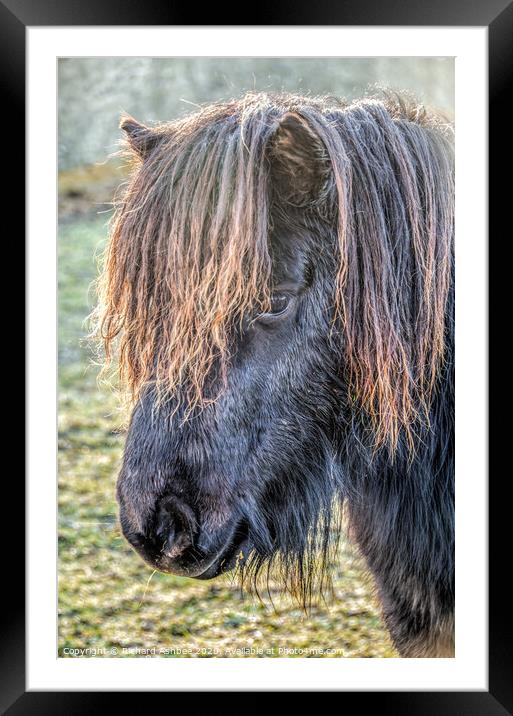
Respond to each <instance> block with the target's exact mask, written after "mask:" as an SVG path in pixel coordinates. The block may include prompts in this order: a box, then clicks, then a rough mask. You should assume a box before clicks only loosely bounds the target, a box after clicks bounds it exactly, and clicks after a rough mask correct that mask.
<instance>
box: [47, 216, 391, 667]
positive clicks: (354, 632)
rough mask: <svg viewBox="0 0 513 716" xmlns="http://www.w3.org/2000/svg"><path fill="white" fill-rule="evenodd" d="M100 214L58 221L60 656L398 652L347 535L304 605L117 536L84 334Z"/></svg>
mask: <svg viewBox="0 0 513 716" xmlns="http://www.w3.org/2000/svg"><path fill="white" fill-rule="evenodd" d="M106 216H107V215H102V216H100V217H93V218H88V217H84V216H80V217H79V218H75V219H73V220H67V221H63V222H61V226H60V231H59V336H60V338H59V363H60V367H59V385H60V391H59V634H58V654H59V656H62V657H67V658H68V657H72V656H82V655H83V656H102V657H111V656H118V657H119V656H136V655H140V654H142V655H146V653H148V654H149V655H151V656H153V655H155V656H164V657H169V658H175V657H211V656H221V657H224V656H243V657H244V656H248V655H249V656H257V657H280V656H305V655H306V656H324V657H332V656H344V657H391V656H396V654H395V652H394V650H393V647H392V646H391V644H390V641H389V638H388V636H387V633H386V631H385V629H384V627H383V624H382V621H381V619H380V616H379V609H378V607H377V604H376V602H375V600H374V598H373V595H372V586H371V584H370V583H369V581H368V577H367V576H366V574H365V572H364V571H363V570H362V565H361V563H360V562H359V560H358V558H357V556H356V555H355V554H354V552H353V551H352V549H351V547H350V545H349V544H347V543H344V544H343V547H342V554H341V559H340V562H339V564H338V565H337V567H336V570H335V575H334V576H335V579H334V587H335V599H334V600H333V602H332V603H330V604H329V605H328V606H325V605H322V606H318V607H316V608H314V609H313V610H312V612H311V613H310V614H308V615H305V614H304V613H303V612H302V611H301V610H300V609H299V608H298V607H297V606H296V605H294V604H293V603H291V602H290V601H288V600H287V599H285V598H280V596H279V594H278V592H277V591H276V592H275V591H274V590H273V591H272V599H273V601H274V608H273V607H272V606H271V605H270V603H261V602H259V601H258V600H257V599H256V598H255V597H253V596H251V595H248V594H243V593H241V591H240V589H239V587H238V585H237V584H235V583H233V582H232V581H231V579H230V577H229V576H224V577H221V578H219V579H218V580H215V581H213V582H196V581H194V580H190V579H184V578H179V577H173V576H169V575H164V574H160V573H158V572H157V573H154V574H152V571H151V569H150V568H149V567H147V566H146V565H145V564H144V563H143V562H142V561H141V560H140V559H139V557H137V555H136V554H135V553H134V552H133V551H132V550H131V549H130V547H129V546H128V545H127V543H126V542H125V541H124V539H123V537H122V536H121V534H120V531H119V528H118V524H117V517H116V503H115V498H114V494H115V480H116V474H117V471H118V468H119V464H120V460H121V454H122V447H123V429H122V424H123V423H122V416H121V414H120V412H119V409H118V405H117V399H116V396H115V395H114V393H112V392H110V391H108V390H100V389H99V388H98V385H97V380H96V379H97V369H96V368H95V367H94V366H92V365H91V353H90V350H89V349H88V347H87V344H86V342H85V341H84V336H85V334H86V328H85V327H84V319H85V317H86V316H87V314H88V312H89V311H90V309H91V307H92V301H93V295H92V291H91V289H90V285H91V282H92V281H93V279H94V277H95V270H96V266H95V261H94V255H95V253H96V252H97V251H98V250H99V249H101V247H102V245H103V243H104V241H105V238H106V233H107V230H106V218H105V217H106ZM142 650H149V651H147V652H146V653H145V652H144V651H142ZM284 650H285V651H284ZM290 650H292V651H290ZM302 650H307V651H306V652H305V651H302ZM330 650H334V651H330Z"/></svg>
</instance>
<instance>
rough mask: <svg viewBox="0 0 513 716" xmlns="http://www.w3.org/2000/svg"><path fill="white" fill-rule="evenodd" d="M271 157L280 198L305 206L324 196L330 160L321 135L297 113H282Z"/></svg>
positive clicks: (328, 176)
mask: <svg viewBox="0 0 513 716" xmlns="http://www.w3.org/2000/svg"><path fill="white" fill-rule="evenodd" d="M270 158H271V165H272V173H273V180H274V183H275V185H276V190H277V195H278V196H279V197H280V200H281V201H285V202H287V203H289V204H293V205H295V206H302V207H304V206H307V205H308V204H311V203H313V202H317V201H319V200H320V199H321V198H323V197H324V196H325V194H326V189H327V186H328V184H329V179H330V176H331V163H330V161H329V158H328V154H327V152H326V148H325V146H324V144H323V143H322V141H321V139H320V138H319V137H318V135H317V134H316V133H315V131H314V130H313V129H312V128H311V127H310V126H309V124H308V122H307V120H306V119H305V118H304V117H302V116H301V115H300V114H297V113H296V112H287V114H285V115H284V116H283V117H282V119H281V120H280V123H279V125H278V128H277V130H276V133H275V135H274V137H273V140H272V144H271V152H270Z"/></svg>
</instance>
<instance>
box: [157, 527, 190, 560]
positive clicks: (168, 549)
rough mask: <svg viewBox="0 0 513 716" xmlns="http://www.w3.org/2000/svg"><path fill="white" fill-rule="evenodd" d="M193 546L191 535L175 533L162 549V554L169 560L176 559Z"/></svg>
mask: <svg viewBox="0 0 513 716" xmlns="http://www.w3.org/2000/svg"><path fill="white" fill-rule="evenodd" d="M191 545H192V538H191V535H190V534H188V533H187V532H179V533H178V534H177V533H176V532H175V531H173V533H172V536H171V537H169V538H168V539H167V540H166V542H165V543H164V547H163V548H162V554H163V555H165V556H166V557H169V559H176V558H177V557H179V556H180V555H181V554H182V552H185V550H186V549H187V547H190V546H191Z"/></svg>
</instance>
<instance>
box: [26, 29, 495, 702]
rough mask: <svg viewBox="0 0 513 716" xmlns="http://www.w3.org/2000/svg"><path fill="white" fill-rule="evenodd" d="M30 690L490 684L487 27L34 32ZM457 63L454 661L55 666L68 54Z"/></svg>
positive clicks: (130, 661) (102, 661) (92, 661)
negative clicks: (61, 186)
mask: <svg viewBox="0 0 513 716" xmlns="http://www.w3.org/2000/svg"><path fill="white" fill-rule="evenodd" d="M27 34H28V43H27V45H28V148H29V151H28V246H29V253H28V277H29V296H28V308H29V349H30V352H29V364H28V378H29V417H28V429H29V453H28V485H27V494H28V498H27V511H28V520H27V524H28V534H27V538H28V539H27V545H28V555H27V556H28V567H27V610H28V611H27V619H28V621H27V628H28V631H27V633H28V638H27V670H28V676H27V689H28V690H41V689H51V690H55V689H80V690H84V689H95V690H102V689H104V690H113V689H122V690H127V689H179V690H184V689H189V688H190V689H198V688H201V689H204V690H214V689H224V690H226V689H230V690H231V689H234V688H237V689H250V690H256V689H257V688H265V689H267V690H269V689H273V688H275V689H293V690H299V689H314V688H319V689H320V688H325V689H330V688H331V689H351V690H358V689H362V690H377V689H390V690H392V689H393V690H400V689H404V690H419V689H441V690H453V689H466V690H468V689H473V690H486V689H487V680H488V677H487V631H486V607H487V596H486V587H485V583H486V577H487V564H486V544H487V538H486V506H487V487H486V389H485V371H486V361H485V345H486V288H485V271H486V236H487V228H486V216H487V201H486V185H487V183H486V176H487V157H486V141H485V136H486V129H487V115H486V97H487V79H486V73H487V67H486V50H487V29H486V28H456V29H453V28H377V27H372V28H347V27H345V28H338V27H330V28H292V27H282V28H280V27H259V28H250V27H244V28H242V27H239V28H190V27H188V28H169V27H156V28H109V27H99V28H27ZM219 48H222V54H223V56H234V57H236V56H255V57H257V56H263V55H265V56H279V55H284V56H298V57H305V56H308V55H312V56H319V55H322V56H352V57H357V56H381V55H383V56H387V55H390V50H391V49H393V52H394V56H455V57H456V63H455V65H456V143H457V144H456V146H457V149H456V151H457V155H456V172H457V179H456V183H457V200H456V267H457V296H456V307H457V308H456V326H457V334H456V351H457V381H456V391H457V409H456V417H457V428H456V491H457V520H456V538H457V560H456V565H457V570H456V579H457V581H456V585H457V590H456V591H457V595H456V658H455V659H410V660H408V659H404V660H401V659H315V658H314V659H287V658H282V659H272V660H271V659H244V658H239V659H144V658H124V659H112V658H82V659H70V658H67V659H62V658H61V659H58V658H56V636H55V635H56V629H57V624H56V619H57V617H56V579H55V575H56V568H57V564H56V544H55V542H56V539H55V535H56V519H57V515H56V500H55V487H54V485H55V475H56V455H55V439H56V438H55V395H56V378H55V375H56V371H55V366H56V349H55V346H56V321H55V315H56V310H55V309H56V294H55V288H54V287H55V286H56V268H55V263H56V262H55V240H56V216H55V207H56V203H57V196H56V181H55V176H56V156H57V152H56V123H57V117H56V106H57V102H56V97H57V95H56V92H57V86H56V58H57V57H58V56H64V57H66V56H103V55H105V56H107V55H115V56H131V55H137V56H144V55H148V56H169V55H173V56H215V55H219V54H220V52H219Z"/></svg>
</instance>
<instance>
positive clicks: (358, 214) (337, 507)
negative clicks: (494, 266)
mask: <svg viewBox="0 0 513 716" xmlns="http://www.w3.org/2000/svg"><path fill="white" fill-rule="evenodd" d="M120 127H121V129H122V130H123V132H124V137H125V148H126V151H127V154H128V156H129V157H130V163H131V174H130V179H129V181H128V184H127V186H126V189H125V191H124V193H123V195H122V197H121V198H120V199H118V202H117V204H116V209H115V213H114V216H113V221H112V226H111V232H110V241H109V245H108V248H107V250H106V255H105V263H104V267H103V273H102V275H101V277H100V280H99V302H98V309H97V313H96V325H97V329H96V330H97V335H98V336H99V338H100V339H101V341H102V346H103V355H104V360H105V364H106V365H111V366H112V365H115V368H116V371H117V374H118V376H119V380H120V381H121V386H122V390H123V391H124V392H125V394H126V395H128V396H129V398H130V404H131V408H132V412H131V418H130V424H129V428H128V432H127V437H126V444H125V450H124V456H123V461H122V466H121V470H120V473H119V477H118V482H117V499H118V503H119V517H120V525H121V528H122V532H123V534H124V536H125V537H126V539H127V540H128V542H129V543H130V544H131V545H132V546H133V547H134V548H135V550H136V551H137V552H138V553H139V554H140V555H141V556H142V558H143V559H144V560H145V561H146V562H147V563H149V564H150V565H151V566H152V567H153V568H155V569H158V570H161V571H163V572H169V573H173V574H177V575H184V576H187V577H194V578H197V579H212V578H214V577H216V576H218V575H219V574H221V573H224V572H229V571H234V573H238V574H239V575H240V577H241V579H242V583H243V584H247V585H249V586H251V585H257V584H258V578H259V576H261V575H262V574H264V575H265V574H267V575H269V574H271V573H272V574H273V575H277V578H278V579H279V580H280V584H281V585H282V586H283V588H284V590H286V591H288V592H290V593H293V594H295V595H296V596H298V597H299V599H300V600H301V602H302V603H303V604H305V605H308V604H309V603H311V600H312V598H315V597H316V596H317V595H319V594H322V593H324V590H325V588H326V586H327V585H329V571H330V565H331V564H332V561H333V559H334V556H335V555H336V544H337V535H339V534H340V531H341V530H343V529H344V530H346V531H347V533H348V535H349V536H350V538H351V539H352V540H353V541H354V543H355V545H356V546H357V548H358V550H359V552H360V553H361V555H362V556H363V558H364V559H365V562H366V565H367V567H368V570H369V572H370V573H371V574H372V576H373V578H374V582H375V585H376V590H377V594H378V597H379V600H380V603H381V606H382V611H383V617H384V620H385V623H386V625H387V628H388V630H389V632H390V635H391V638H392V640H393V642H394V644H395V646H396V648H397V650H398V652H399V653H400V655H401V656H404V657H422V656H423V657H444V656H452V655H453V653H454V250H453V235H454V169H453V164H454V158H453V154H454V152H453V130H452V125H451V123H450V121H449V120H448V119H446V118H445V117H443V116H442V115H440V114H438V113H436V112H434V111H430V110H428V109H427V108H426V107H424V106H422V105H420V104H418V103H417V102H415V100H414V99H413V98H411V97H409V96H406V95H403V94H398V93H384V94H383V95H380V96H365V97H363V98H362V99H359V100H357V101H352V102H347V101H344V100H339V99H336V98H331V97H320V98H315V97H304V96H299V95H293V94H268V93H249V94H246V95H244V96H242V97H241V98H238V99H234V100H231V101H226V102H218V103H214V104H210V105H208V106H204V107H202V108H200V109H199V111H197V112H195V113H193V114H191V115H189V116H187V117H185V118H181V119H178V120H176V121H172V122H167V123H161V124H155V125H154V126H146V125H143V124H140V123H139V122H137V121H136V120H134V119H133V118H132V117H130V116H126V115H125V116H123V117H122V119H121V124H120Z"/></svg>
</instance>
